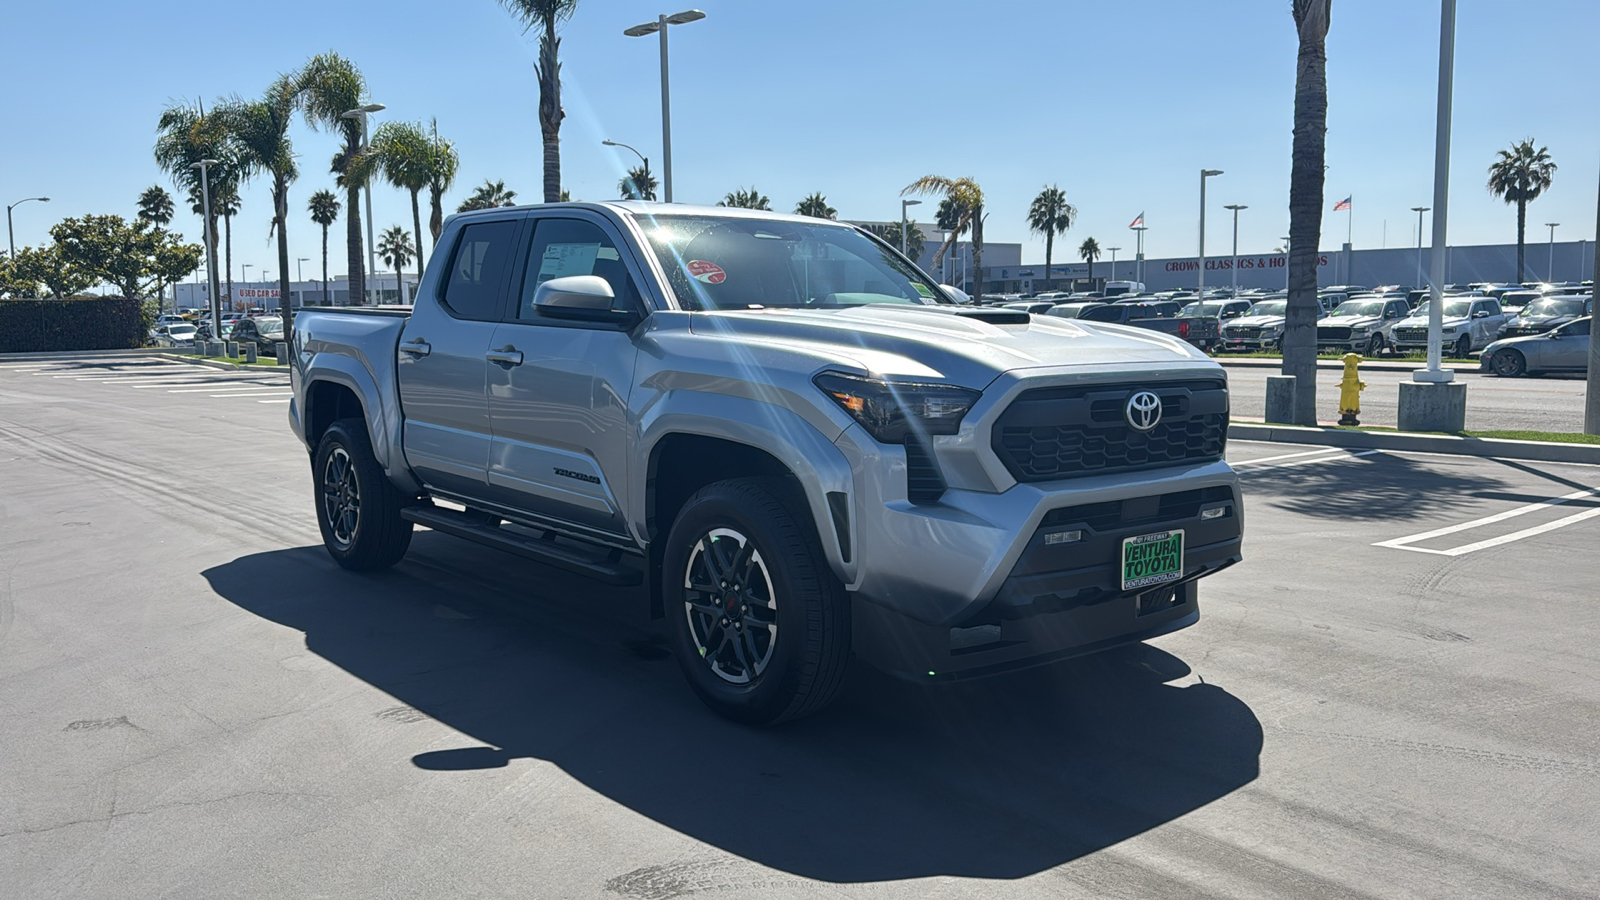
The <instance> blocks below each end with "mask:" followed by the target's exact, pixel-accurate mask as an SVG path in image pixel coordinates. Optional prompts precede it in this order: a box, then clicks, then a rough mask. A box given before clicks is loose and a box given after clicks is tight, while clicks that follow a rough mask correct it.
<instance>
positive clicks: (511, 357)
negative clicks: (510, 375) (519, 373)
mask: <svg viewBox="0 0 1600 900" xmlns="http://www.w3.org/2000/svg"><path fill="white" fill-rule="evenodd" d="M483 358H484V359H487V360H488V361H489V362H492V363H495V364H496V365H501V366H505V367H507V368H510V367H511V366H520V365H522V351H521V350H518V349H517V348H515V347H513V346H511V345H510V344H507V345H505V346H504V347H501V348H500V349H499V350H490V351H489V352H488V353H485V354H484V355H483Z"/></svg>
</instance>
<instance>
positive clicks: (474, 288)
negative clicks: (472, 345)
mask: <svg viewBox="0 0 1600 900" xmlns="http://www.w3.org/2000/svg"><path fill="white" fill-rule="evenodd" d="M516 235H517V223H516V222H481V223H478V224H475V225H468V226H467V227H465V228H463V229H462V230H461V238H460V240H458V241H456V248H455V255H454V256H453V257H451V259H450V273H449V275H448V276H447V279H446V281H445V285H444V296H443V297H442V298H441V299H442V300H443V301H444V305H445V306H446V307H447V308H448V309H449V310H450V311H451V312H453V313H455V314H456V315H458V316H460V317H461V318H463V319H476V320H478V321H480V322H493V321H496V320H498V319H499V318H500V289H501V287H502V286H503V285H504V284H505V278H506V270H507V268H508V267H509V264H510V262H511V251H512V244H513V243H514V241H515V240H516Z"/></svg>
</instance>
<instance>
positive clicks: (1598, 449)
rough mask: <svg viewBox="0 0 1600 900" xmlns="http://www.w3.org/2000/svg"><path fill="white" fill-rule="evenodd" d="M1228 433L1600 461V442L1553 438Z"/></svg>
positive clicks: (1239, 426) (1252, 427)
mask: <svg viewBox="0 0 1600 900" xmlns="http://www.w3.org/2000/svg"><path fill="white" fill-rule="evenodd" d="M1228 437H1229V438H1231V439H1234V440H1241V441H1273V442H1275V443H1280V444H1321V445H1323V446H1327V447H1354V448H1359V449H1363V450H1406V451H1410V452H1413V453H1449V454H1454V455H1456V456H1482V457H1489V458H1493V459H1524V460H1529V461H1532V462H1564V463H1588V464H1590V465H1600V444H1561V443H1556V442H1553V441H1508V440H1504V439H1502V438H1473V437H1458V436H1456V435H1453V434H1402V433H1398V432H1389V431H1347V430H1345V429H1341V428H1302V427H1299V426H1295V425H1261V424H1256V423H1253V422H1230V423H1228Z"/></svg>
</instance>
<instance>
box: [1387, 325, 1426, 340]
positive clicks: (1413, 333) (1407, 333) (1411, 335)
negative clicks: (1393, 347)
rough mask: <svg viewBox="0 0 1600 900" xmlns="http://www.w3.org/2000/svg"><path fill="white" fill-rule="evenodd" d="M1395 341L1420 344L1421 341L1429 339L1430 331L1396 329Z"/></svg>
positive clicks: (1423, 329)
mask: <svg viewBox="0 0 1600 900" xmlns="http://www.w3.org/2000/svg"><path fill="white" fill-rule="evenodd" d="M1394 339H1395V340H1397V341H1405V342H1406V343H1415V342H1419V341H1426V340H1427V339H1428V329H1426V328H1396V329H1395V330H1394Z"/></svg>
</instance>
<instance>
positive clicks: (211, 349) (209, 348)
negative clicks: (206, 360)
mask: <svg viewBox="0 0 1600 900" xmlns="http://www.w3.org/2000/svg"><path fill="white" fill-rule="evenodd" d="M221 355H222V342H221V341H206V356H208V357H213V356H221Z"/></svg>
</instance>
